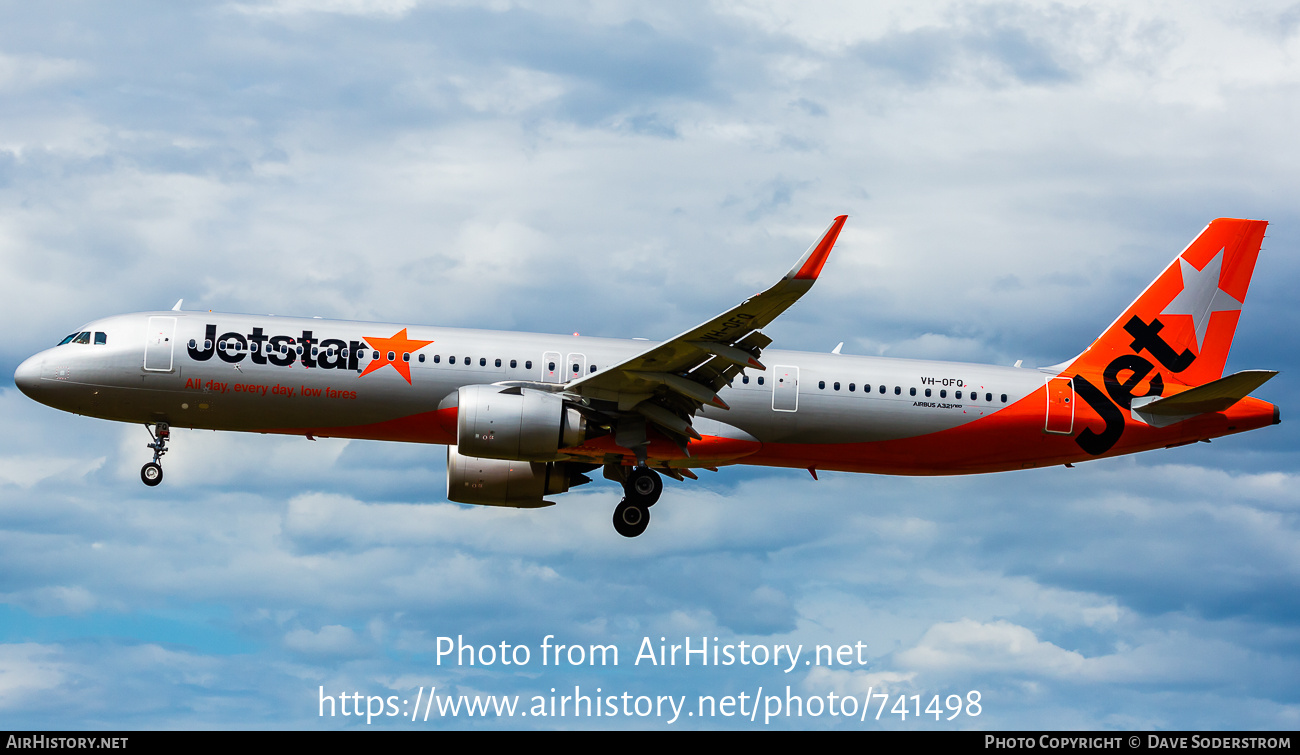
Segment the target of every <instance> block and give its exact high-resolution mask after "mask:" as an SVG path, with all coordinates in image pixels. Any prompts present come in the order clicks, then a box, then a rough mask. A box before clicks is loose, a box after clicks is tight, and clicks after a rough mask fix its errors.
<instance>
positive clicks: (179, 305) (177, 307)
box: [172, 299, 185, 312]
mask: <svg viewBox="0 0 1300 755" xmlns="http://www.w3.org/2000/svg"><path fill="white" fill-rule="evenodd" d="M183 301H185V300H184V299H177V300H176V306H174V307H172V311H173V312H179V311H181V302H183Z"/></svg>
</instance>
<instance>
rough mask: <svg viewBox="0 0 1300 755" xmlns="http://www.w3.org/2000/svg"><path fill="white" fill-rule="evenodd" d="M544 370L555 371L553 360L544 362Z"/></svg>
mask: <svg viewBox="0 0 1300 755" xmlns="http://www.w3.org/2000/svg"><path fill="white" fill-rule="evenodd" d="M546 371H547V372H555V362H547V363H546Z"/></svg>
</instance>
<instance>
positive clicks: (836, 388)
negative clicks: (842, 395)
mask: <svg viewBox="0 0 1300 755" xmlns="http://www.w3.org/2000/svg"><path fill="white" fill-rule="evenodd" d="M831 387H832V388H834V389H835V390H837V391H838V390H839V389H840V384H839V383H836V384H835V385H832V386H831Z"/></svg>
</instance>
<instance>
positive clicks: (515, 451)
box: [456, 385, 588, 461]
mask: <svg viewBox="0 0 1300 755" xmlns="http://www.w3.org/2000/svg"><path fill="white" fill-rule="evenodd" d="M456 401H457V405H458V407H459V408H458V410H457V413H456V443H457V445H458V446H459V447H460V453H463V454H465V455H467V456H476V457H479V458H481V459H517V460H522V461H561V460H563V459H565V458H567V457H566V456H565V455H564V454H562V453H560V452H559V450H560V449H561V448H568V447H569V446H576V445H578V444H580V443H582V441H583V440H585V439H586V437H587V434H588V433H587V421H586V419H585V418H583V416H582V415H581V414H579V413H578V411H577V410H576V409H574V408H573V407H572V406H570V405H568V404H567V403H566V402H565V401H564V399H563V398H561V397H560V396H557V395H556V394H554V393H547V392H545V391H534V390H530V389H527V388H517V387H502V386H499V385H467V386H465V387H464V388H461V389H460V390H459V391H457V392H456Z"/></svg>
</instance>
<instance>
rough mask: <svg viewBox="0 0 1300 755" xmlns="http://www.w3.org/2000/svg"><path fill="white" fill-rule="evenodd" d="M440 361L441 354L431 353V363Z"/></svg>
mask: <svg viewBox="0 0 1300 755" xmlns="http://www.w3.org/2000/svg"><path fill="white" fill-rule="evenodd" d="M440 362H442V354H434V355H433V363H434V364H439V363H440Z"/></svg>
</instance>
